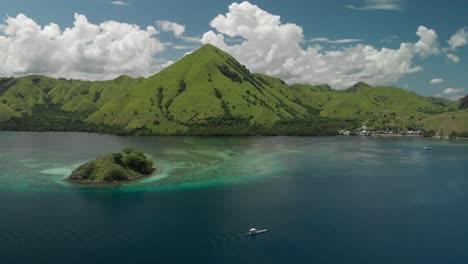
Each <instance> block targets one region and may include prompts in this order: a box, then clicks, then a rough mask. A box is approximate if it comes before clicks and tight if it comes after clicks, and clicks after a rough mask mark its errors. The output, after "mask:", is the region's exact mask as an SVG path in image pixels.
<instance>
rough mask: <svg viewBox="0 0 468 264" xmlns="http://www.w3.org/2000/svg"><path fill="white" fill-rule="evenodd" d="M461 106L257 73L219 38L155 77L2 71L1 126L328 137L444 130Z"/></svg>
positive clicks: (398, 92) (387, 89)
mask: <svg viewBox="0 0 468 264" xmlns="http://www.w3.org/2000/svg"><path fill="white" fill-rule="evenodd" d="M460 105H461V103H458V104H457V103H453V102H451V101H448V100H444V99H440V98H432V97H423V96H419V95H417V94H414V93H411V92H408V91H405V90H402V89H400V88H397V87H371V86H369V85H367V84H365V83H357V84H356V85H354V86H353V87H350V88H349V89H347V90H344V91H335V90H333V89H332V88H331V87H330V86H328V85H326V84H324V85H317V86H311V85H301V84H294V85H288V84H286V83H285V82H283V81H282V80H281V79H278V78H273V77H270V76H267V75H262V74H253V73H251V72H250V71H249V70H248V69H247V68H246V67H245V66H243V65H241V64H240V63H239V62H238V61H237V60H236V59H234V58H233V57H232V56H230V55H229V54H227V53H225V52H223V51H222V50H220V49H218V48H216V47H214V46H212V45H205V46H203V47H201V48H200V49H198V50H196V51H194V52H193V53H191V54H190V55H187V56H185V57H184V58H182V59H181V60H179V61H178V62H176V63H174V64H173V65H171V66H169V67H167V68H166V69H164V70H162V71H161V72H159V73H157V74H155V75H153V76H150V77H149V78H138V79H134V78H130V77H128V76H121V77H119V78H117V79H114V80H109V81H96V82H90V81H80V80H65V79H54V78H48V77H44V76H38V75H31V76H26V77H21V78H0V129H8V130H39V131H43V130H64V131H74V130H80V131H98V132H106V133H125V134H140V135H173V134H174V135H184V134H194V135H234V134H242V135H244V134H245V135H252V134H288V135H289V134H300V135H303V134H304V135H305V134H311V135H321V134H335V133H336V132H337V131H338V129H340V128H345V129H351V128H353V127H358V126H362V125H364V124H365V125H367V126H370V127H371V128H375V129H408V128H420V129H424V128H426V129H442V128H439V127H438V126H436V125H435V124H436V123H437V122H439V121H438V119H437V118H435V117H434V116H435V115H440V114H443V113H447V112H450V111H456V110H459V106H460ZM464 120H466V119H463V117H461V118H460V120H457V121H456V123H459V122H464ZM454 122H455V121H454ZM457 129H461V130H464V129H466V128H463V127H462V126H457ZM460 132H463V131H460Z"/></svg>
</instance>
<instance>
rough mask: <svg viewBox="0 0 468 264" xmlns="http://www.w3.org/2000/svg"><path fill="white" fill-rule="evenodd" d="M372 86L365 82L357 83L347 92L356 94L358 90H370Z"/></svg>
mask: <svg viewBox="0 0 468 264" xmlns="http://www.w3.org/2000/svg"><path fill="white" fill-rule="evenodd" d="M371 87H372V86H370V85H369V84H367V83H365V82H358V83H356V84H354V85H353V86H351V87H350V88H349V89H348V91H350V92H356V91H358V90H361V89H364V88H371Z"/></svg>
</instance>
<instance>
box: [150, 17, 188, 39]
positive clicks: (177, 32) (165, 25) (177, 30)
mask: <svg viewBox="0 0 468 264" xmlns="http://www.w3.org/2000/svg"><path fill="white" fill-rule="evenodd" d="M156 25H157V26H158V28H160V29H161V30H162V31H164V32H172V33H174V36H176V37H180V36H182V35H183V34H184V32H185V26H184V25H181V24H179V23H176V22H171V21H167V20H160V21H156Z"/></svg>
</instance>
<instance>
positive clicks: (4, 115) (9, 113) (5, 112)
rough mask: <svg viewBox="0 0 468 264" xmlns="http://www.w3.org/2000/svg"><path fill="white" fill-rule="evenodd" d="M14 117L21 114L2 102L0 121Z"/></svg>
mask: <svg viewBox="0 0 468 264" xmlns="http://www.w3.org/2000/svg"><path fill="white" fill-rule="evenodd" d="M12 117H21V114H20V113H18V112H16V111H15V110H13V109H11V108H10V107H9V106H8V105H6V104H2V103H0V122H3V121H6V120H9V119H11V118H12Z"/></svg>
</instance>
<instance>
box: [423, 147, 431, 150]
mask: <svg viewBox="0 0 468 264" xmlns="http://www.w3.org/2000/svg"><path fill="white" fill-rule="evenodd" d="M424 149H425V150H431V149H432V148H431V147H424Z"/></svg>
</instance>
